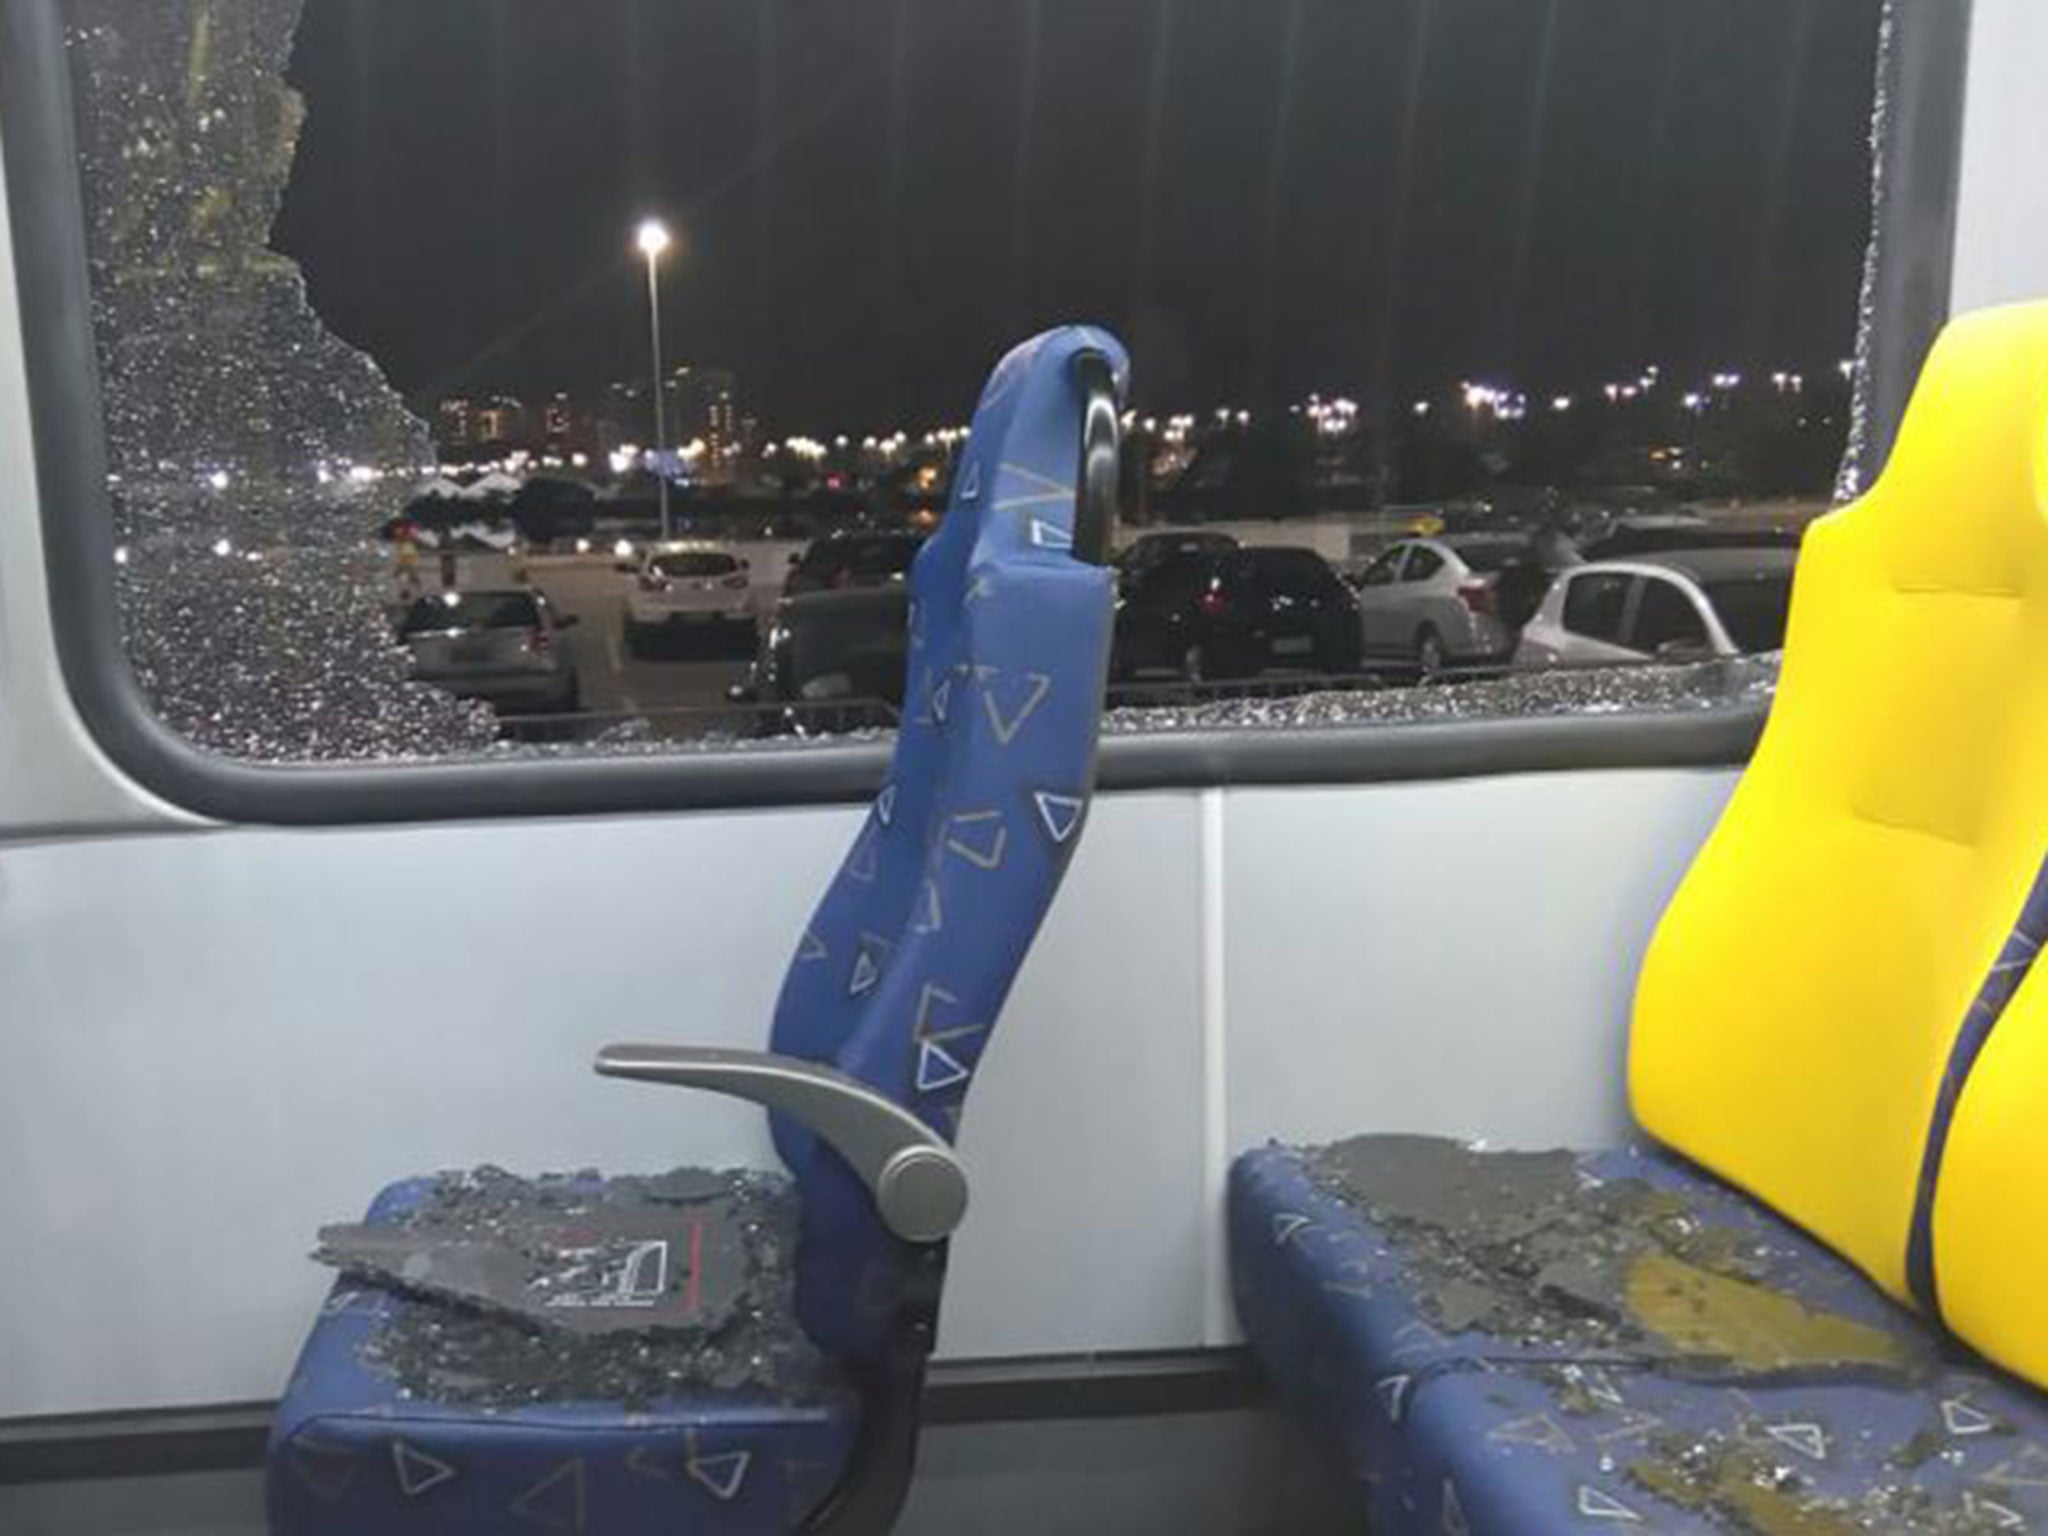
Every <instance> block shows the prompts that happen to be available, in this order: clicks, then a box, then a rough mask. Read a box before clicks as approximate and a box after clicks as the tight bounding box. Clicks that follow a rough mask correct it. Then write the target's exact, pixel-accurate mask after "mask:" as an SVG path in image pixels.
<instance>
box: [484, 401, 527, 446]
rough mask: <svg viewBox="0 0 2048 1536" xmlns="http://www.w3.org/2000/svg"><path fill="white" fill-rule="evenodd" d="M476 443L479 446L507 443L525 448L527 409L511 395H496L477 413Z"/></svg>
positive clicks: (485, 402)
mask: <svg viewBox="0 0 2048 1536" xmlns="http://www.w3.org/2000/svg"><path fill="white" fill-rule="evenodd" d="M474 420H475V423H476V427H475V436H474V439H473V440H474V441H475V442H476V443H478V444H480V445H481V444H484V443H505V444H508V445H510V446H513V447H523V446H525V438H526V407H525V406H524V405H523V404H522V403H520V402H519V401H518V400H516V399H514V398H513V397H512V396H510V395H494V396H492V397H491V398H490V399H488V400H486V401H484V402H483V404H482V405H480V406H479V407H478V408H477V410H476V413H475V417H474Z"/></svg>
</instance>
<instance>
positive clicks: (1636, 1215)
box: [1230, 1137, 2048, 1536]
mask: <svg viewBox="0 0 2048 1536" xmlns="http://www.w3.org/2000/svg"><path fill="white" fill-rule="evenodd" d="M1418 1140H1420V1138H1400V1137H1361V1138H1358V1140H1356V1141H1355V1142H1351V1143H1346V1144H1340V1145H1339V1146H1337V1147H1334V1148H1329V1149H1321V1150H1318V1151H1303V1150H1299V1149H1295V1148H1287V1147H1279V1146H1272V1147H1265V1148H1261V1149H1259V1150H1257V1151H1254V1152H1251V1153H1248V1154H1246V1155H1245V1156H1243V1157H1241V1158H1240V1159H1239V1160H1238V1162H1237V1165H1236V1167H1235V1168H1234V1170H1233V1172H1232V1176H1231V1186H1230V1245H1231V1254H1232V1276H1233V1286H1234V1290H1235V1294H1236V1301H1237V1309H1238V1316H1239V1318H1240V1320H1241V1321H1242V1323H1243V1325H1244V1328H1245V1332H1246V1333H1247V1335H1248V1336H1249V1337H1250V1339H1251V1341H1252V1344H1253V1346H1254V1348H1255V1349H1256V1351H1257V1353H1258V1357H1259V1360H1260V1363H1261V1366H1262V1367H1263V1369H1264V1370H1265V1373H1266V1375H1267V1376H1268V1378H1269V1379H1270V1380H1271V1381H1272V1382H1273V1383H1274V1384H1275V1386H1276V1388H1277V1389H1278V1391H1279V1393H1280V1395H1281V1397H1282V1399H1283V1401H1284V1402H1285V1404H1286V1406H1287V1407H1288V1408H1289V1409H1290V1410H1292V1411H1293V1412H1294V1413H1295V1414H1296V1415H1297V1416H1298V1417H1299V1418H1300V1419H1302V1420H1303V1421H1304V1422H1306V1423H1307V1424H1309V1425H1310V1426H1311V1427H1312V1428H1313V1430H1314V1431H1315V1433H1316V1435H1317V1437H1318V1438H1319V1439H1320V1440H1321V1441H1322V1442H1323V1443H1324V1444H1325V1446H1326V1448H1327V1449H1328V1450H1329V1452H1330V1453H1331V1455H1332V1457H1333V1458H1334V1460H1335V1462H1336V1464H1337V1465H1338V1466H1339V1467H1340V1469H1341V1471H1342V1472H1343V1474H1344V1476H1345V1477H1346V1479H1347V1481H1349V1482H1350V1484H1351V1485H1352V1486H1353V1487H1355V1488H1356V1489H1357V1491H1358V1496H1359V1499H1360V1501H1361V1503H1362V1504H1363V1505H1364V1507H1365V1510H1366V1511H1367V1517H1368V1520H1369V1522H1370V1528H1371V1529H1372V1530H1373V1531H1375V1532H1380V1533H1392V1536H1400V1533H1411V1532H1412V1533H1428V1536H1440V1533H1446V1532H1449V1533H1459V1532H1475V1533H1476V1532H1512V1533H1529V1536H1550V1533H1552V1532H1557V1533H1563V1532H1575V1533H1583V1532H1586V1531H1601V1530H1610V1529H1611V1530H1617V1531H1620V1530H1645V1531H1648V1530H1656V1531H1663V1532H1671V1533H1677V1532H1687V1533H1691V1532H1707V1531H1721V1532H1725V1531H1731V1530H1732V1531H1759V1532H1777V1531H1798V1532H1809V1531H1810V1532H1814V1533H1835V1532H1841V1533H1845V1536H1846V1533H1848V1532H1852V1531H1866V1530H1868V1531H1891V1532H1910V1531H1918V1530H1926V1531H1941V1532H1947V1531H1977V1530H1983V1531H1996V1530H2002V1529H2003V1530H2015V1531H2017V1530H2040V1529H2043V1528H2044V1522H2048V1400H2044V1399H2043V1398H2042V1397H2041V1396H2040V1395H2039V1394H2037V1393H2035V1392H2034V1391H2033V1390H2032V1389H2031V1388H2029V1387H2027V1386H2025V1385H2023V1384H2020V1383H2017V1382H2015V1381H2013V1380H2012V1379H2011V1378H2009V1377H2006V1376H2004V1375H2003V1374H2001V1373H2000V1372H1998V1371H1997V1370H1995V1369H1994V1368H1992V1367H1990V1366H1987V1365H1985V1364H1983V1363H1982V1362H1981V1361H1978V1360H1976V1359H1974V1357H1972V1356H1971V1355H1970V1354H1969V1353H1968V1352H1967V1351H1966V1350H1963V1349H1961V1348H1958V1347H1956V1346H1954V1345H1951V1344H1948V1343H1946V1342H1945V1341H1943V1340H1942V1339H1940V1338H1939V1336H1937V1335H1936V1334H1934V1333H1933V1332H1931V1331H1930V1330H1929V1329H1927V1327H1926V1326H1925V1325H1924V1324H1923V1323H1922V1322H1921V1321H1920V1320H1919V1319H1918V1318H1916V1317H1915V1316H1914V1315H1913V1314H1912V1313H1910V1312H1908V1311H1906V1310H1905V1309H1904V1308H1902V1307H1900V1306H1899V1305H1898V1304H1897V1303H1895V1302H1893V1301H1891V1300H1890V1299H1889V1298H1888V1297H1886V1296H1885V1295H1884V1294H1883V1293H1882V1292H1881V1291H1879V1290H1878V1289H1877V1288H1876V1287H1875V1286H1873V1285H1872V1284H1870V1282H1869V1281H1868V1280H1866V1279H1865V1278H1864V1277H1863V1276H1862V1275H1861V1274H1860V1273H1858V1271H1857V1270H1856V1269H1855V1268H1854V1267H1853V1266H1851V1265H1850V1264H1848V1263H1846V1262H1845V1261H1843V1260H1842V1259H1840V1258H1838V1257H1837V1256H1835V1255H1834V1254H1833V1253H1831V1252H1829V1251H1828V1250H1827V1249H1826V1248H1823V1247H1822V1246H1821V1245H1820V1244H1818V1243H1816V1242H1815V1241H1814V1240H1813V1239H1811V1238H1809V1237H1807V1236H1806V1235H1805V1234H1803V1233H1801V1232H1800V1231H1798V1230H1797V1229H1796V1228H1794V1227H1792V1226H1791V1225H1790V1224H1789V1223H1787V1222H1785V1221H1783V1220H1782V1219H1780V1218H1779V1217H1777V1216H1775V1215H1773V1214H1772V1213H1770V1212H1769V1211H1767V1210H1766V1209H1765V1208H1764V1207H1763V1206H1761V1205H1759V1204H1758V1203H1757V1202H1755V1201H1754V1200H1752V1199H1750V1198H1748V1197H1747V1196H1745V1195H1743V1194H1741V1193H1739V1192H1738V1191H1735V1190H1733V1189H1731V1188H1730V1187H1728V1186H1727V1185H1725V1184H1722V1183H1721V1182H1719V1181H1718V1180H1716V1179H1714V1178H1713V1177H1712V1176H1711V1175H1709V1174H1706V1173H1704V1172H1702V1171H1701V1170H1699V1169H1697V1168H1695V1167H1693V1166H1691V1165H1689V1164H1686V1163H1684V1162H1682V1161H1681V1160H1680V1159H1678V1158H1676V1157H1674V1156H1672V1155H1671V1154H1669V1153H1665V1152H1661V1151H1655V1150H1646V1149H1628V1150H1619V1151H1612V1152H1604V1153H1595V1154H1576V1155H1574V1154H1555V1155H1554V1156H1555V1157H1556V1158H1558V1159H1560V1160H1561V1162H1562V1166H1561V1167H1554V1169H1553V1172H1554V1174H1555V1175H1556V1176H1557V1177H1558V1178H1559V1181H1560V1182H1563V1183H1567V1184H1568V1185H1569V1186H1570V1187H1571V1188H1572V1190H1573V1193H1574V1195H1575V1196H1577V1197H1581V1198H1573V1199H1572V1205H1573V1214H1572V1216H1571V1217H1568V1218H1567V1219H1566V1220H1565V1221H1564V1222H1563V1223H1562V1224H1561V1230H1556V1231H1554V1232H1553V1234H1552V1241H1551V1242H1550V1243H1549V1244H1547V1245H1546V1244H1545V1243H1544V1242H1543V1241H1541V1240H1540V1239H1539V1240H1537V1241H1536V1242H1535V1243H1534V1244H1533V1245H1532V1244H1531V1241H1530V1239H1531V1236H1532V1234H1531V1233H1530V1232H1526V1231H1524V1229H1523V1228H1522V1226H1521V1225H1519V1224H1517V1225H1516V1226H1514V1227H1512V1228H1511V1229H1510V1231H1509V1232H1508V1233H1506V1234H1500V1235H1499V1241H1501V1242H1503V1243H1505V1244H1506V1245H1508V1248H1509V1249H1511V1248H1512V1245H1514V1244H1520V1245H1521V1248H1522V1252H1521V1253H1514V1252H1512V1251H1507V1250H1503V1249H1496V1248H1494V1246H1493V1244H1492V1243H1490V1242H1488V1241H1485V1240H1484V1238H1483V1236H1475V1233H1474V1231H1473V1230H1472V1228H1471V1227H1469V1226H1468V1227H1466V1228H1465V1229H1464V1230H1463V1231H1458V1230H1457V1228H1456V1227H1453V1229H1452V1231H1453V1233H1455V1238H1454V1239H1453V1240H1454V1241H1458V1242H1459V1246H1460V1247H1461V1248H1463V1249H1465V1250H1467V1251H1468V1252H1469V1255H1470V1256H1471V1257H1472V1259H1473V1266H1472V1268H1471V1269H1470V1270H1469V1271H1466V1272H1464V1273H1451V1274H1446V1273H1445V1271H1444V1269H1443V1267H1442V1266H1441V1265H1440V1264H1439V1263H1433V1262H1430V1258H1429V1257H1428V1256H1430V1255H1432V1254H1433V1255H1434V1256H1436V1257H1438V1258H1440V1257H1441V1252H1442V1244H1443V1243H1444V1242H1445V1240H1446V1236H1445V1234H1426V1235H1425V1236H1424V1238H1423V1241H1422V1242H1421V1244H1420V1245H1419V1246H1420V1249H1421V1254H1422V1255H1423V1256H1422V1257H1419V1256H1418V1244H1417V1242H1416V1232H1415V1227H1414V1213H1413V1212H1410V1211H1398V1210H1397V1211H1393V1212H1389V1211H1387V1210H1385V1209H1383V1208H1380V1207H1378V1206H1376V1205H1375V1204H1374V1202H1373V1201H1372V1200H1371V1199H1369V1198H1360V1196H1359V1193H1358V1192H1357V1191H1356V1190H1355V1189H1351V1188H1347V1186H1346V1180H1345V1178H1344V1176H1343V1172H1342V1166H1343V1164H1344V1163H1346V1162H1350V1163H1352V1164H1353V1165H1354V1166H1356V1165H1369V1164H1371V1163H1372V1162H1374V1161H1375V1160H1383V1166H1384V1167H1385V1169H1386V1171H1387V1174H1388V1175H1389V1176H1396V1175H1400V1174H1407V1173H1412V1171H1413V1170H1414V1168H1415V1166H1416V1156H1415V1153H1416V1149H1415V1147H1414V1146H1413V1145H1412V1143H1414V1142H1415V1141H1418ZM1404 1143H1406V1144H1405V1145H1404ZM1428 1150H1432V1151H1434V1152H1436V1153H1437V1154H1438V1157H1439V1159H1440V1160H1442V1161H1446V1162H1450V1163H1453V1164H1455V1163H1457V1162H1459V1161H1467V1162H1469V1166H1470V1169H1471V1172H1472V1175H1473V1176H1474V1177H1475V1178H1478V1179H1481V1180H1487V1179H1490V1178H1495V1177H1498V1176H1500V1175H1502V1174H1505V1173H1506V1171H1507V1165H1508V1164H1509V1163H1510V1162H1511V1161H1512V1160H1513V1159H1514V1156H1515V1155H1514V1154H1500V1153H1485V1152H1469V1151H1467V1150H1466V1149H1464V1148H1462V1147H1460V1146H1457V1145H1456V1144H1453V1143H1448V1142H1441V1143H1436V1144H1435V1145H1434V1147H1433V1148H1431V1149H1428ZM1539 1156H1540V1155H1539ZM1511 1187H1514V1188H1515V1189H1516V1193H1517V1196H1518V1197H1526V1194H1527V1190H1526V1187H1525V1186H1524V1185H1523V1184H1522V1183H1521V1181H1520V1180H1515V1181H1513V1184H1512V1185H1511ZM1596 1192H1604V1193H1605V1194H1606V1195H1607V1197H1608V1198H1607V1199H1604V1200H1603V1199H1599V1198H1590V1197H1593V1196H1595V1194H1596ZM1645 1218H1647V1222H1646V1221H1645ZM1480 1230H1481V1233H1482V1234H1483V1233H1484V1224H1483V1222H1482V1224H1481V1229H1480ZM1660 1235H1661V1236H1662V1238H1663V1241H1659V1238H1660ZM1616 1239H1624V1240H1626V1241H1622V1242H1616V1241H1615V1240H1616ZM1667 1242H1668V1243H1669V1245H1670V1246H1669V1247H1666V1246H1665V1243H1667ZM1610 1245H1611V1246H1610ZM1572 1247H1584V1248H1585V1249H1587V1250H1588V1251H1589V1252H1591V1253H1594V1254H1596V1255H1597V1254H1599V1253H1601V1252H1602V1251H1603V1250H1604V1251H1605V1253H1606V1256H1607V1257H1608V1258H1609V1260H1610V1261H1611V1262H1613V1261H1621V1262H1623V1263H1624V1264H1625V1268H1624V1270H1623V1271H1622V1273H1623V1275H1624V1276H1625V1280H1624V1283H1621V1284H1618V1285H1616V1286H1614V1288H1613V1290H1614V1293H1615V1294H1613V1295H1612V1297H1611V1298H1609V1297H1603V1296H1602V1295H1601V1294H1600V1290H1599V1282H1600V1277H1599V1275H1598V1273H1597V1271H1596V1272H1595V1273H1594V1274H1593V1275H1591V1276H1590V1277H1589V1276H1588V1275H1586V1274H1584V1273H1577V1274H1575V1273H1573V1272H1572V1271H1571V1269H1570V1268H1567V1269H1566V1270H1565V1272H1564V1273H1562V1274H1552V1273H1550V1272H1549V1271H1550V1270H1551V1268H1552V1266H1553V1265H1554V1264H1555V1262H1556V1258H1557V1250H1559V1249H1569V1248H1572ZM1489 1284H1491V1285H1492V1286H1494V1287H1502V1288H1511V1289H1513V1290H1514V1300H1513V1302H1512V1303H1511V1304H1510V1305H1508V1306H1507V1307H1505V1308H1490V1307H1488V1306H1487V1304H1486V1301H1487V1296H1486V1293H1487V1290H1488V1287H1489ZM1603 1300H1608V1301H1610V1304H1611V1305H1612V1307H1613V1311H1612V1315H1611V1316H1609V1317H1607V1318H1605V1319H1603V1315H1602V1314H1603V1308H1602V1306H1601V1305H1600V1304H1601V1302H1602V1301H1603ZM1660 1302H1661V1303H1663V1304H1662V1305H1660ZM1614 1317H1618V1318H1619V1319H1620V1320H1621V1325H1620V1326H1612V1325H1611V1324H1612V1321H1613V1318H1614ZM1729 1335H1733V1341H1732V1343H1731V1339H1730V1337H1729ZM1731 1352H1733V1353H1734V1355H1735V1358H1733V1359H1731V1358H1730V1354H1731Z"/></svg>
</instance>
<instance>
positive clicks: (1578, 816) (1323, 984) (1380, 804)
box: [1223, 772, 1733, 1150]
mask: <svg viewBox="0 0 2048 1536" xmlns="http://www.w3.org/2000/svg"><path fill="white" fill-rule="evenodd" d="M1732 783H1733V775H1732V774H1729V773H1725V772H1697V773H1687V772H1655V773H1648V772H1645V773H1603V774H1551V775H1540V776H1539V775H1532V776H1527V777H1507V778H1495V779H1475V780H1464V781H1458V780H1451V781H1445V782H1438V783H1427V784H1406V785H1388V786H1384V787H1381V788H1378V789H1374V790H1371V791H1369V792H1360V791H1355V790H1339V789H1299V790H1269V791H1258V792H1250V793H1243V794H1234V795H1232V796H1231V797H1230V800H1229V806H1228V815H1227V818H1226V823H1225V843H1224V880H1223V890H1224V900H1225V903H1226V908H1225V912H1224V938H1225V951H1224V954H1225V959H1224V973H1225V978H1226V989H1227V997H1228V1017H1229V1037H1228V1048H1227V1053H1226V1070H1227V1072H1228V1074H1229V1095H1228V1105H1229V1110H1228V1113H1229V1126H1230V1136H1229V1140H1230V1144H1231V1146H1232V1147H1233V1148H1234V1149H1240V1150H1241V1149H1243V1148H1244V1147H1247V1146H1251V1145H1254V1144H1256V1143H1258V1142H1261V1141H1264V1140H1266V1139H1268V1138H1279V1139H1281V1140H1288V1141H1301V1140H1309V1141H1320V1140H1329V1139H1332V1138H1335V1137H1338V1136H1343V1135H1346V1134H1349V1133H1351V1132H1354V1131H1359V1130H1367V1129H1371V1130H1390V1131H1391V1130H1401V1131H1432V1132H1441V1133H1444V1134H1449V1135H1459V1136H1483V1137H1486V1138H1487V1139H1488V1140H1490V1141H1492V1142H1493V1143H1495V1144H1497V1145H1511V1146H1554V1145H1558V1144H1566V1145H1580V1146H1585V1145H1601V1144H1611V1143H1613V1142H1614V1141H1616V1140H1618V1139H1620V1138H1621V1137H1622V1136H1623V1135H1624V1134H1625V1133H1626V1131H1627V1106H1626V1104H1625V1102H1624V1094H1623V1087H1622V1049H1623V1044H1624V1034H1625V1029H1626V1024H1627V1017H1628V1002H1629V997H1630V995H1631V992H1632V989H1633V985H1634V979H1635V973H1636V968H1637V965H1638V963H1639V962H1640V960H1641V957H1642V952H1643V949H1644V946H1645V945H1646V944H1647V942H1648V940H1649V935H1650V931H1651V927H1652V925H1653V924H1654V923H1655V921H1656V918H1657V914H1658V913H1659V912H1660V911H1662V909H1663V907H1664V904H1665V902H1666V900H1667V899H1668V898H1669V896H1670V894H1671V892H1672V891H1673V890H1674V889H1675V888H1676V887H1677V884H1678V880H1679V877H1680V875H1681V874H1683V872H1684V869H1685V866H1686V863H1687V862H1688V861H1689V860H1690V858H1691V856H1692V853H1693V851H1694V850H1695V849H1696V848H1697V847H1698V845H1699V843H1700V841H1701V840H1702V839H1703V838H1704V837H1705V835H1706V833H1707V831H1708V829H1709V828H1710V827H1711V825H1712V823H1713V821H1714V818H1715V817H1716V816H1717V815H1718V813H1719V811H1720V808H1721V806H1722V804H1723V803H1724V802H1725V799H1726V796H1727V793H1728V790H1729V788H1730V787H1731V785H1732Z"/></svg>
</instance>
